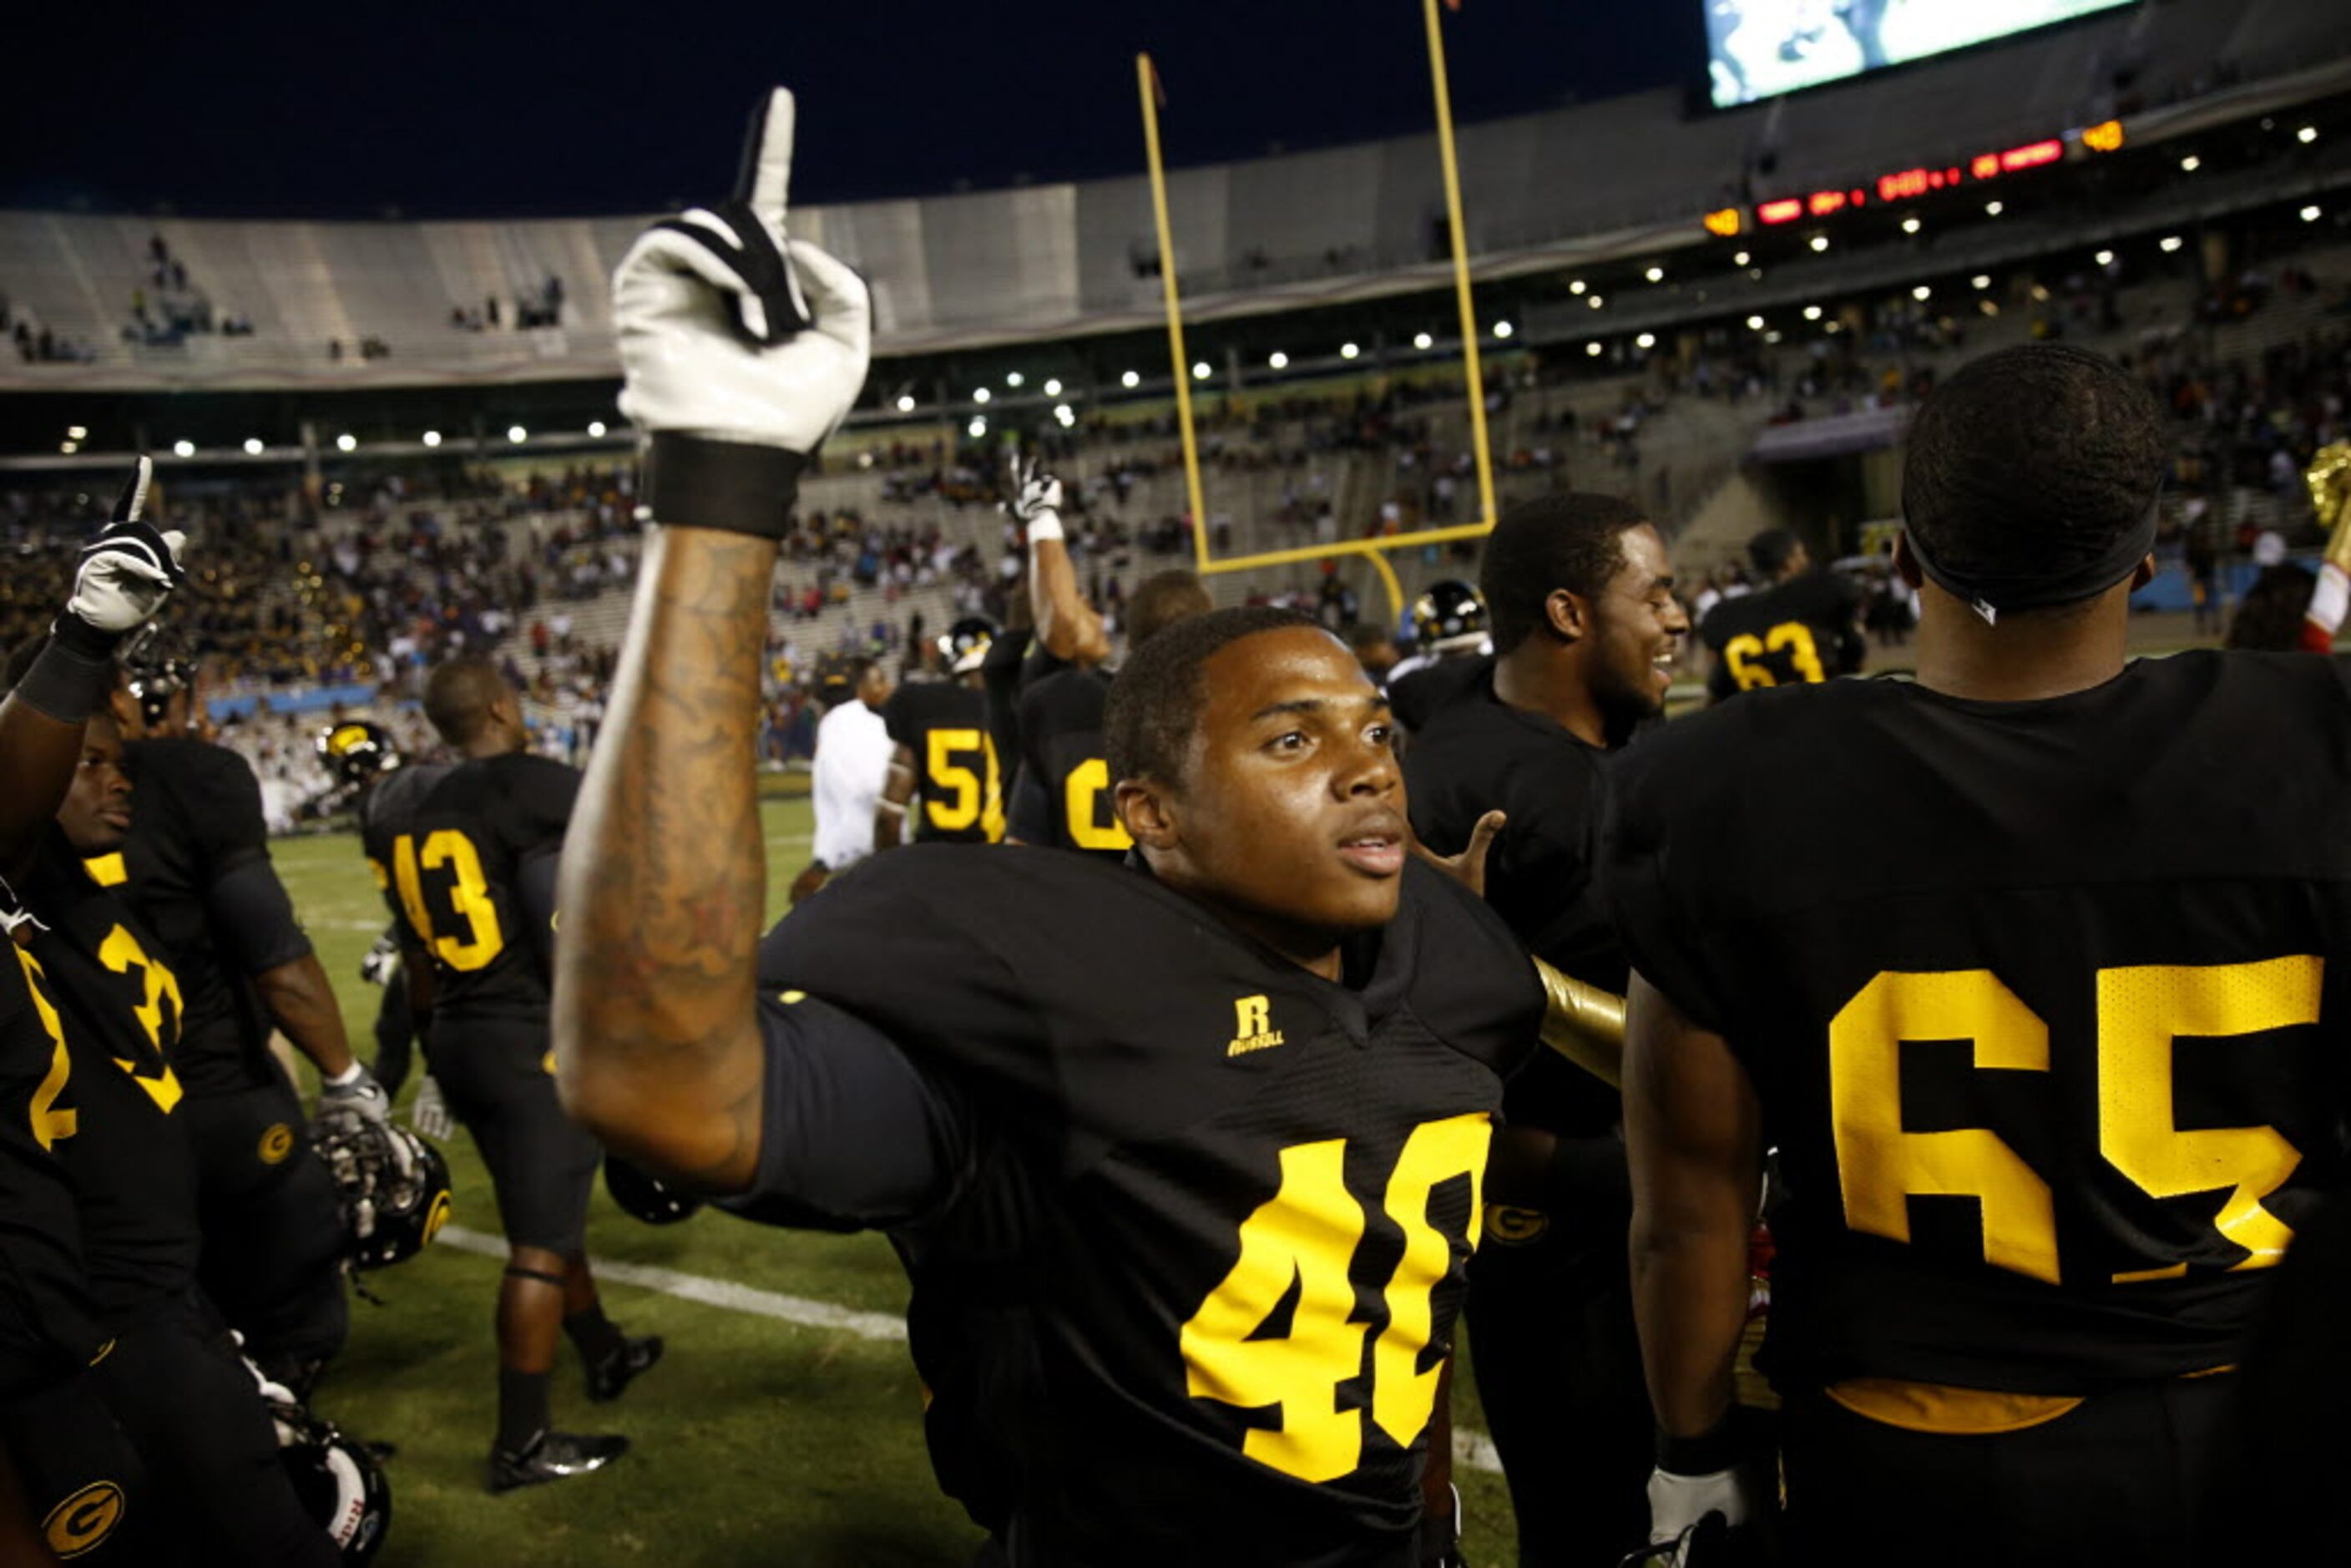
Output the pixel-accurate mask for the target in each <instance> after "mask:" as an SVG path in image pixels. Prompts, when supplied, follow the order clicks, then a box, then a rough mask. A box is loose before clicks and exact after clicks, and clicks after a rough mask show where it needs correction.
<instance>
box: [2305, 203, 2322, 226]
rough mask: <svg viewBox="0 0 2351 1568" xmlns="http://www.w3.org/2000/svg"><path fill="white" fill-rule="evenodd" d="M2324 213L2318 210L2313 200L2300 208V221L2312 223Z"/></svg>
mask: <svg viewBox="0 0 2351 1568" xmlns="http://www.w3.org/2000/svg"><path fill="white" fill-rule="evenodd" d="M2323 216H2325V214H2323V213H2322V212H2320V211H2319V207H2318V204H2317V203H2316V202H2313V203H2311V204H2310V205H2308V206H2306V207H2304V208H2303V209H2302V221H2303V222H2304V223H2306V224H2314V223H2316V222H2317V221H2318V220H2319V219H2320V218H2321V217H2323Z"/></svg>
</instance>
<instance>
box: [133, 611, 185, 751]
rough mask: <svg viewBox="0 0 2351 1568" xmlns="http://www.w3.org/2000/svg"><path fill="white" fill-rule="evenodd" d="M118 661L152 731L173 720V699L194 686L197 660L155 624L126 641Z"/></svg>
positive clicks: (135, 633) (147, 626)
mask: <svg viewBox="0 0 2351 1568" xmlns="http://www.w3.org/2000/svg"><path fill="white" fill-rule="evenodd" d="M115 661H116V663H118V664H120V665H121V666H122V675H123V686H124V689H125V690H127V691H129V692H130V694H131V700H132V701H133V702H136V703H137V704H138V705H139V712H140V714H141V716H143V717H144V718H145V719H146V721H147V725H148V727H149V728H151V729H152V728H154V727H157V726H160V725H163V724H167V723H169V722H170V721H171V717H172V698H173V697H175V696H178V695H180V694H181V693H182V692H184V691H186V690H187V689H188V688H189V687H190V686H191V685H194V684H195V679H196V662H195V660H194V659H193V658H191V657H190V656H189V655H188V653H187V652H186V651H185V650H184V649H183V647H182V646H181V645H180V644H179V643H177V642H176V641H174V640H173V639H172V636H171V635H170V633H168V632H165V631H164V630H163V629H162V626H161V625H160V624H158V623H157V622H152V621H151V622H148V623H147V624H146V625H144V626H142V627H141V628H140V629H139V630H138V631H136V632H132V633H131V636H130V637H129V638H127V639H125V640H124V642H123V644H122V651H121V652H120V653H117V654H116V655H115Z"/></svg>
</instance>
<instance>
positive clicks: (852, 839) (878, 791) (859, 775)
mask: <svg viewBox="0 0 2351 1568" xmlns="http://www.w3.org/2000/svg"><path fill="white" fill-rule="evenodd" d="M817 700H818V701H819V702H820V703H823V704H824V705H825V715H824V717H823V718H822V719H820V721H818V724H817V727H816V762H815V764H814V768H813V776H812V779H811V782H810V794H811V795H812V796H813V797H814V800H815V803H816V844H815V858H814V859H813V860H811V861H810V862H809V867H808V869H807V870H806V871H803V872H802V873H800V874H799V876H798V877H797V878H795V879H794V880H793V882H792V891H791V901H792V902H793V903H794V904H798V903H799V901H800V900H801V899H803V898H806V897H807V896H808V895H809V894H812V893H814V892H815V891H816V890H817V889H818V888H820V887H822V886H823V885H824V883H825V879H826V878H827V877H829V876H831V874H832V873H835V872H838V871H842V870H845V869H847V868H848V867H849V866H850V865H852V864H853V863H854V862H857V861H859V860H862V859H863V858H864V857H865V856H866V855H869V854H871V853H872V852H873V813H874V811H875V810H877V809H878V808H881V807H883V805H884V804H885V803H884V802H883V800H882V786H883V784H884V783H886V782H887V781H888V779H889V776H890V758H891V755H892V753H893V751H894V750H895V749H896V747H895V746H894V745H893V742H892V741H891V739H890V732H889V730H888V729H887V728H886V727H884V726H883V722H882V705H883V703H886V702H888V701H889V700H890V676H889V674H888V672H887V671H885V670H884V669H883V667H882V664H881V663H880V662H879V661H878V660H874V659H869V658H866V657H864V656H863V655H862V654H835V655H833V656H832V657H831V658H828V659H827V660H826V661H825V662H824V664H823V666H822V667H821V669H820V672H819V674H818V676H817ZM892 809H893V810H901V811H903V810H905V808H904V806H896V807H894V808H892Z"/></svg>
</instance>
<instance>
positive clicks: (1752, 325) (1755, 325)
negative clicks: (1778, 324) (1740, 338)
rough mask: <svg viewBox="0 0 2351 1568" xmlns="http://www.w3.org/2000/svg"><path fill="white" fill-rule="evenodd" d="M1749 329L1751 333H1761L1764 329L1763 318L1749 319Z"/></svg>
mask: <svg viewBox="0 0 2351 1568" xmlns="http://www.w3.org/2000/svg"><path fill="white" fill-rule="evenodd" d="M1747 329H1748V330H1749V331H1750V332H1761V330H1762V329H1763V318H1762V317H1761V316H1750V317H1749V318H1747Z"/></svg>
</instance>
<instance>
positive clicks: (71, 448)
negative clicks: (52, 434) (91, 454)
mask: <svg viewBox="0 0 2351 1568" xmlns="http://www.w3.org/2000/svg"><path fill="white" fill-rule="evenodd" d="M57 450H58V451H60V452H62V453H64V454H65V455H67V456H68V457H70V456H72V455H74V454H75V453H76V452H78V451H79V450H81V443H79V442H78V441H60V442H58V443H57Z"/></svg>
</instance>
